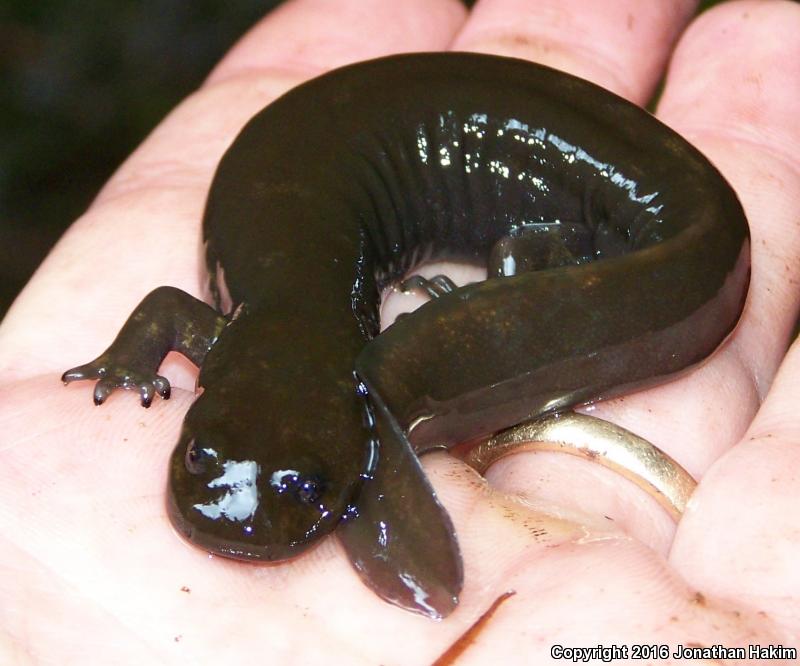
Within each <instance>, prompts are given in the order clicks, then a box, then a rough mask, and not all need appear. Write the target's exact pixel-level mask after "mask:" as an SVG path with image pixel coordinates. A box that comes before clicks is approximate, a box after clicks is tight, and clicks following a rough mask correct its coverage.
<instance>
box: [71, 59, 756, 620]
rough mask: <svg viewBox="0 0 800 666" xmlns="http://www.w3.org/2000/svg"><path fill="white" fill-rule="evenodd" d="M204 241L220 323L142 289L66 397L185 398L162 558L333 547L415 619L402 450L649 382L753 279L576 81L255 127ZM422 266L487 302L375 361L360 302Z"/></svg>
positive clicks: (279, 117)
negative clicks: (174, 548) (171, 357)
mask: <svg viewBox="0 0 800 666" xmlns="http://www.w3.org/2000/svg"><path fill="white" fill-rule="evenodd" d="M204 239H205V243H206V245H205V247H206V256H207V261H208V267H209V272H210V275H211V292H212V295H213V297H214V300H215V302H216V304H217V308H218V309H219V310H220V311H221V312H222V314H223V315H224V317H222V316H219V315H218V314H217V313H215V312H214V311H213V310H212V309H211V308H209V307H208V306H205V305H203V304H200V303H198V302H197V301H194V300H193V299H191V297H189V296H188V295H185V294H183V295H181V294H182V292H177V290H171V289H169V288H166V289H162V290H156V292H153V293H152V294H151V295H150V296H148V298H147V299H145V301H143V302H142V304H141V305H140V306H139V308H138V309H137V311H136V312H135V313H134V314H133V315H132V316H131V319H130V320H129V321H128V323H127V324H126V326H125V328H123V330H122V332H121V333H120V336H119V337H118V338H117V340H116V341H115V342H114V344H113V345H112V347H111V348H110V349H109V350H108V351H107V352H106V353H105V354H104V355H103V356H101V357H100V359H97V360H96V361H95V362H93V363H92V364H87V365H86V366H81V367H79V368H76V369H74V370H72V371H68V372H67V373H65V379H67V380H72V379H83V378H89V377H102V378H103V379H101V382H100V383H99V385H98V388H97V390H96V393H95V397H96V400H97V401H99V402H102V400H103V399H105V397H106V396H107V395H108V393H109V392H110V391H111V390H112V389H113V388H114V387H115V386H125V387H139V389H140V391H142V395H143V402H146V403H147V404H149V400H150V399H152V394H153V392H154V391H155V392H161V393H162V394H164V393H166V392H167V390H168V389H164V382H163V381H162V380H161V379H160V378H156V377H157V376H155V371H156V370H157V367H158V364H159V363H160V361H161V359H162V358H163V355H164V354H166V352H167V351H169V350H170V349H177V350H179V351H183V352H184V353H186V354H187V355H188V356H190V358H192V359H193V360H195V362H197V363H198V364H199V365H201V366H202V369H201V373H200V378H199V383H200V385H201V386H202V387H203V388H204V392H203V394H202V396H201V397H200V398H199V399H198V400H197V401H196V402H195V403H194V405H193V406H192V407H191V409H190V410H189V412H188V414H187V416H186V420H185V424H184V433H183V436H182V438H181V441H180V442H179V445H178V447H177V448H176V449H175V453H174V454H173V458H172V464H171V469H170V487H169V493H168V497H169V511H170V516H171V518H172V520H173V523H174V524H175V525H176V527H177V528H178V529H179V531H181V532H182V533H183V534H185V535H186V536H187V537H188V538H189V539H191V540H192V541H194V542H196V543H197V544H198V545H201V546H202V547H204V548H208V549H209V550H213V551H216V552H219V553H222V554H224V555H228V556H232V557H238V558H244V559H254V558H255V559H266V560H279V559H284V558H287V557H292V556H294V555H297V554H299V553H300V552H302V551H303V550H304V549H306V548H307V547H308V546H310V545H311V544H313V543H315V542H316V541H317V540H318V539H319V537H321V536H323V535H324V534H327V533H329V532H331V530H333V529H334V527H337V525H338V526H339V529H338V530H337V534H339V536H340V537H341V539H342V542H343V543H344V545H345V548H346V549H347V551H348V554H349V556H350V558H351V560H352V561H353V563H354V565H355V566H356V568H357V570H358V571H359V572H360V574H361V575H362V578H363V579H364V580H365V582H367V584H369V585H370V586H371V587H373V589H375V590H376V591H377V592H378V593H379V594H380V595H381V596H383V597H384V598H387V599H388V600H390V601H392V602H394V603H397V604H398V605H401V606H403V607H406V608H409V609H412V610H416V611H418V612H423V613H426V614H428V615H431V616H442V615H446V614H447V613H448V612H450V610H452V608H453V607H454V606H455V604H456V603H457V596H458V592H459V591H460V588H461V583H462V570H461V560H460V555H459V553H458V547H457V541H456V539H455V533H454V530H453V528H452V525H451V524H450V521H449V518H448V517H447V514H446V512H445V511H444V509H443V508H442V507H441V505H440V504H439V503H438V501H437V500H436V498H435V495H434V494H433V491H432V489H431V487H430V486H429V485H428V483H427V481H426V480H425V477H424V475H423V473H422V471H421V468H420V467H419V464H418V462H417V460H416V458H415V456H414V454H413V452H412V451H411V447H410V445H409V439H410V442H411V443H412V444H413V446H414V447H415V449H416V450H417V451H422V450H426V449H428V448H431V447H434V446H450V445H452V444H455V443H458V442H461V441H464V440H467V439H471V438H474V437H478V436H481V435H487V434H490V433H492V432H495V431H497V430H499V429H501V428H504V427H508V426H511V425H514V424H516V423H518V422H520V421H522V420H525V419H527V418H530V417H533V416H536V415H538V414H541V413H543V412H545V411H552V410H558V409H566V408H568V407H570V406H572V405H575V404H578V403H581V402H585V401H587V400H593V399H599V398H603V397H608V396H611V395H616V394H619V393H622V392H625V391H630V390H633V389H635V388H638V387H641V386H646V385H651V384H654V383H657V382H661V381H664V380H666V379H667V378H669V377H671V376H672V375H674V374H675V373H676V372H679V371H681V370H683V369H685V368H687V367H689V366H691V365H693V364H695V363H697V362H699V361H701V360H702V359H704V358H705V357H706V356H708V355H709V354H710V353H711V352H712V351H713V350H714V349H715V348H716V347H717V346H718V345H719V343H720V342H721V341H722V340H723V339H724V338H725V336H726V335H727V334H728V333H729V332H730V331H731V330H732V328H733V327H734V325H735V323H736V321H737V319H738V316H739V313H740V311H741V307H742V304H743V301H744V296H745V293H746V289H747V283H748V275H749V243H748V232H747V225H746V221H745V219H744V215H743V212H742V209H741V207H740V205H739V203H738V201H737V199H736V196H735V195H734V193H733V192H732V190H731V189H730V188H729V187H728V185H727V184H726V183H725V181H724V180H723V179H722V177H721V176H720V175H719V173H718V172H717V171H716V170H715V169H714V168H713V167H712V166H711V165H710V164H709V163H708V162H707V161H706V160H705V159H704V158H703V157H702V156H701V155H700V154H699V153H698V152H697V151H696V150H695V149H693V148H692V147H691V146H689V145H688V144H687V143H686V142H685V141H683V140H682V139H680V138H679V137H678V136H677V135H675V134H674V133H673V132H671V131H670V130H668V129H667V128H666V127H664V126H663V125H661V124H660V123H658V122H657V121H656V120H654V119H653V118H652V117H650V116H649V115H648V114H646V113H645V112H643V111H642V110H640V109H639V108H637V107H634V106H632V105H630V104H628V103H627V102H625V101H623V100H621V99H619V98H617V97H616V96H614V95H612V94H610V93H608V92H606V91H603V90H601V89H600V88H597V87H596V86H593V85H591V84H589V83H587V82H584V81H582V80H579V79H575V78H573V77H570V76H567V75H565V74H561V73H558V72H555V71H554V70H550V69H548V68H544V67H539V66H535V65H532V64H530V63H527V62H523V61H517V60H511V59H504V58H498V57H494V56H482V55H473V54H455V53H451V54H417V55H406V56H395V57H390V58H384V59H380V60H375V61H371V62H368V63H361V64H358V65H355V66H351V67H346V68H343V69H340V70H337V71H334V72H332V73H330V74H327V75H325V76H323V77H320V78H318V79H315V80H312V81H310V82H308V83H306V84H304V85H302V86H300V87H298V88H296V89H295V90H293V91H291V92H289V93H288V94H286V95H284V96H283V97H282V98H280V99H279V100H277V101H276V102H274V103H273V104H271V105H270V106H268V107H267V108H266V109H264V110H263V111H262V112H261V113H259V114H258V115H257V116H255V117H254V118H253V119H252V120H251V121H250V122H249V123H248V125H247V126H246V127H245V128H244V130H243V131H242V132H241V134H240V135H239V137H238V138H237V139H236V141H235V142H234V144H233V145H232V146H231V148H230V149H229V150H228V152H227V153H226V155H225V156H224V157H223V159H222V161H221V163H220V165H219V168H218V170H217V173H216V176H215V179H214V182H213V184H212V188H211V191H210V194H209V199H208V204H207V209H206V216H205V221H204ZM434 259H452V260H456V261H462V262H468V263H475V264H481V265H487V263H488V264H489V274H490V277H493V278H497V279H490V280H487V281H486V282H482V283H477V284H473V285H468V286H466V287H462V288H460V289H456V290H455V291H453V292H452V293H444V294H443V295H441V296H440V297H438V298H434V299H433V300H431V301H430V302H429V303H427V304H425V305H424V306H422V307H421V308H419V309H418V310H417V311H416V312H415V313H414V314H413V315H412V316H409V317H405V318H403V319H401V320H399V321H397V322H396V323H395V324H394V325H392V326H391V327H390V328H389V329H387V330H386V331H385V332H384V333H382V334H381V335H380V336H378V337H375V336H377V333H378V309H379V306H380V293H381V290H382V289H383V288H384V287H386V286H387V285H389V284H390V283H392V282H396V281H397V280H400V279H401V278H402V277H403V276H404V275H406V274H407V273H408V272H409V271H412V269H413V267H414V266H416V265H418V264H419V263H420V262H423V261H427V260H434ZM498 276H499V277H498ZM445 291H446V290H445ZM176 292H177V293H176ZM148 299H149V300H148ZM154 322H156V323H154ZM373 338H374V339H373ZM142 349H144V351H142ZM167 387H168V385H167ZM343 516H347V517H348V519H347V520H345V521H344V522H342V517H343Z"/></svg>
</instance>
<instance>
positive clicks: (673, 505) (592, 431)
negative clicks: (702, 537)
mask: <svg viewBox="0 0 800 666" xmlns="http://www.w3.org/2000/svg"><path fill="white" fill-rule="evenodd" d="M521 451H557V452H560V453H569V454H570V455H574V456H582V457H584V458H587V459H588V460H591V461H592V462H595V463H598V464H599V465H602V466H603V467H607V468H608V469H611V470H614V471H615V472H617V473H618V474H620V475H622V476H624V477H625V478H626V479H628V480H629V481H632V482H633V483H635V484H636V485H637V486H639V487H640V488H641V489H642V490H644V491H645V492H647V493H648V494H649V495H651V496H652V497H654V498H655V499H656V501H657V502H658V503H659V504H660V505H661V506H662V507H664V508H665V509H666V510H667V511H668V512H669V514H670V515H671V516H672V517H673V518H674V519H675V520H676V521H677V520H680V517H681V514H683V511H684V509H685V508H686V503H687V501H688V500H689V497H690V496H691V494H692V492H693V491H694V489H695V486H696V485H697V482H696V481H695V480H694V479H693V478H692V476H691V475H690V474H689V472H687V471H686V470H685V469H683V467H681V466H680V465H679V464H678V463H677V462H675V461H674V460H673V459H672V458H670V457H669V456H668V455H667V454H666V453H664V452H663V451H661V450H660V449H659V448H657V447H656V446H654V445H653V444H651V443H650V442H648V441H647V440H646V439H643V438H641V437H639V436H638V435H634V434H633V433H632V432H630V431H629V430H625V428H621V427H619V426H617V425H614V424H613V423H610V422H608V421H604V420H603V419H598V418H595V417H593V416H587V415H585V414H577V413H575V412H566V413H563V414H550V415H547V416H544V417H542V418H538V419H535V420H533V421H527V422H525V423H521V424H520V425H518V426H514V427H513V428H509V429H508V430H503V431H502V432H500V433H498V434H496V435H494V436H493V437H491V438H489V439H487V440H485V441H483V442H482V443H480V444H479V445H478V446H476V447H475V448H474V449H472V450H471V451H470V452H469V453H468V454H467V456H466V458H465V462H466V463H467V464H468V465H470V466H471V467H473V468H474V469H475V470H476V471H477V472H478V473H479V474H484V473H485V472H486V470H487V469H488V468H489V467H490V466H491V465H492V464H493V463H495V462H497V461H498V460H499V459H500V458H504V457H505V456H508V455H511V454H513V453H519V452H521Z"/></svg>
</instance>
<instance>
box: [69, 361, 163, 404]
mask: <svg viewBox="0 0 800 666" xmlns="http://www.w3.org/2000/svg"><path fill="white" fill-rule="evenodd" d="M83 379H97V380H98V381H97V383H96V384H95V386H94V404H95V405H102V404H103V403H104V402H105V401H106V398H108V396H109V395H111V392H112V391H113V390H114V389H117V388H122V389H128V390H138V391H139V396H140V399H141V403H142V407H149V406H150V405H151V403H152V402H153V398H154V397H155V395H156V394H158V395H160V396H161V397H162V398H163V399H164V400H168V399H169V396H170V385H169V380H168V379H167V378H166V377H162V376H161V375H157V374H155V373H154V372H149V371H147V370H141V369H131V368H125V367H122V366H119V365H116V364H114V363H113V362H111V361H110V360H109V359H108V357H107V356H106V355H103V356H99V357H98V358H96V359H95V360H94V361H92V362H91V363H86V364H84V365H79V366H77V367H75V368H71V369H70V370H67V371H66V372H65V373H64V374H63V375H61V381H63V382H64V383H65V384H69V383H71V382H75V381H80V380H83Z"/></svg>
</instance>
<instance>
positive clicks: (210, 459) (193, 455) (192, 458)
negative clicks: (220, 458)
mask: <svg viewBox="0 0 800 666" xmlns="http://www.w3.org/2000/svg"><path fill="white" fill-rule="evenodd" d="M216 461H217V452H216V451H214V449H211V448H209V447H207V446H203V445H202V444H200V443H198V442H197V441H196V440H194V439H193V440H191V441H190V442H189V443H188V444H187V445H186V469H187V471H188V472H189V473H191V474H203V473H204V472H206V471H208V468H209V466H211V465H213V464H214V463H216Z"/></svg>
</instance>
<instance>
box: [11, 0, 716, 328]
mask: <svg viewBox="0 0 800 666" xmlns="http://www.w3.org/2000/svg"><path fill="white" fill-rule="evenodd" d="M398 1H402V0H398ZM716 1H719V0H706V1H705V2H703V3H702V7H703V8H706V7H707V6H709V5H711V4H715V3H716ZM465 2H466V4H468V5H471V4H472V1H471V0H465ZM278 4H280V0H225V2H219V1H218V0H192V1H191V2H187V1H186V0H111V1H109V0H3V1H2V3H0V319H1V318H2V316H3V314H5V311H6V310H7V308H8V306H9V305H10V304H11V301H12V300H13V299H14V297H15V296H16V294H17V293H18V292H19V290H20V289H21V288H22V287H23V286H24V284H25V283H26V282H27V281H28V278H29V277H30V275H31V274H32V273H33V271H34V270H35V268H36V266H37V265H38V264H39V262H40V261H41V260H42V258H43V257H44V256H45V254H46V253H47V251H48V250H49V249H50V247H51V246H52V245H53V243H55V241H56V240H58V237H59V236H60V235H61V234H62V233H63V231H64V229H66V227H67V225H69V224H70V223H71V222H72V221H73V220H74V219H75V218H76V217H78V216H79V215H80V214H81V213H82V212H83V211H84V210H85V209H86V207H87V205H88V204H89V202H90V201H91V199H92V197H93V196H94V195H95V193H96V192H97V191H98V190H99V189H100V187H101V185H102V184H103V182H105V181H106V180H107V179H108V177H109V176H110V175H111V173H112V172H113V171H114V169H115V168H116V167H117V166H118V165H119V164H120V162H122V160H123V159H124V158H125V157H126V156H127V154H128V153H129V152H130V151H131V150H132V149H133V148H134V147H135V146H136V145H137V144H138V143H139V142H140V141H141V140H142V139H143V138H144V137H145V136H146V135H147V133H148V132H149V131H150V130H151V129H152V128H153V127H154V126H155V125H156V124H157V123H158V122H159V120H160V119H161V118H162V117H163V116H164V115H165V114H166V113H167V112H168V111H169V110H170V109H171V108H172V107H173V106H175V104H177V103H178V102H179V101H180V100H181V99H182V98H183V97H185V96H186V95H187V94H188V93H189V92H191V91H192V90H194V89H195V88H197V86H198V85H199V84H200V83H201V82H202V80H203V79H204V78H205V76H206V74H207V73H208V72H209V70H210V69H211V68H212V67H213V65H214V64H215V63H216V62H217V60H219V58H220V56H222V54H223V53H225V51H226V50H227V49H228V48H229V47H230V46H231V45H232V44H233V43H234V42H235V41H236V39H237V38H238V37H239V36H240V35H241V34H242V33H244V32H245V31H246V30H247V29H248V28H249V27H250V26H251V25H252V24H253V23H254V22H255V21H256V20H257V19H258V18H260V17H261V16H262V15H263V14H265V13H266V12H267V11H268V10H269V9H270V8H272V7H274V6H276V5H278Z"/></svg>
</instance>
